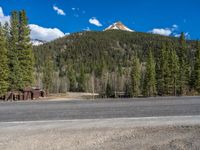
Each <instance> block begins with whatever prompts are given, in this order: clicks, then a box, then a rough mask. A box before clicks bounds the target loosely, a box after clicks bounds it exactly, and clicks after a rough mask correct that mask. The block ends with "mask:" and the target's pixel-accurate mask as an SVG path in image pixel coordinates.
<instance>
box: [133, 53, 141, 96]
mask: <svg viewBox="0 0 200 150" xmlns="http://www.w3.org/2000/svg"><path fill="white" fill-rule="evenodd" d="M140 82H141V65H140V60H139V58H138V57H137V55H136V56H134V58H133V66H132V70H131V86H132V91H133V96H134V97H137V96H139V95H140Z"/></svg>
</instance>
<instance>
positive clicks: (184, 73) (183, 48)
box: [179, 33, 189, 95]
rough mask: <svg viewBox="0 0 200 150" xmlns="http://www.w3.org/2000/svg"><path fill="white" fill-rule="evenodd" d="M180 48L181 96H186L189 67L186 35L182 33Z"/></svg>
mask: <svg viewBox="0 0 200 150" xmlns="http://www.w3.org/2000/svg"><path fill="white" fill-rule="evenodd" d="M179 42H180V48H179V64H180V68H179V94H180V95H185V94H186V93H187V88H188V84H189V78H188V77H189V70H188V69H189V66H188V59H187V45H186V40H185V34H184V33H181V36H180V41H179Z"/></svg>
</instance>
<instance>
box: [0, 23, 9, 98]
mask: <svg viewBox="0 0 200 150" xmlns="http://www.w3.org/2000/svg"><path fill="white" fill-rule="evenodd" d="M7 52H8V51H7V45H6V35H5V32H4V30H3V27H2V26H1V24H0V96H3V95H4V94H5V93H6V92H7V90H8V86H9V83H8V73H9V70H8V57H7Z"/></svg>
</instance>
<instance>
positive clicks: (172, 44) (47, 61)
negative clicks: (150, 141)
mask: <svg viewBox="0 0 200 150" xmlns="http://www.w3.org/2000/svg"><path fill="white" fill-rule="evenodd" d="M199 51H200V49H199V44H198V42H194V41H186V40H185V37H184V34H182V35H181V37H180V38H179V39H178V38H174V37H165V36H160V35H152V34H146V33H138V32H124V31H117V30H111V31H105V32H83V33H75V34H71V35H69V36H65V37H64V38H60V39H57V40H55V41H53V42H50V43H46V44H44V45H41V46H37V47H34V53H35V60H36V78H37V79H36V80H37V81H38V84H41V85H42V84H43V86H44V87H45V88H46V90H47V91H48V90H50V92H65V91H85V92H92V91H93V87H94V91H95V92H99V93H105V94H107V95H108V96H113V95H114V92H125V93H126V95H127V96H155V95H189V94H197V93H198V92H199V86H200V85H199V83H198V81H199V76H200V75H199V74H200V73H199V72H198V71H199V70H200V67H199V61H200V58H199ZM44 74H45V76H44Z"/></svg>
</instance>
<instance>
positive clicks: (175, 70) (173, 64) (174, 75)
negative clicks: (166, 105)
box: [169, 50, 180, 96]
mask: <svg viewBox="0 0 200 150" xmlns="http://www.w3.org/2000/svg"><path fill="white" fill-rule="evenodd" d="M169 63H170V64H169V67H170V80H169V84H170V92H169V95H173V96H176V95H177V91H178V89H179V87H178V77H179V69H180V68H179V67H180V66H179V59H178V56H177V54H176V51H175V50H171V52H170V55H169Z"/></svg>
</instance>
